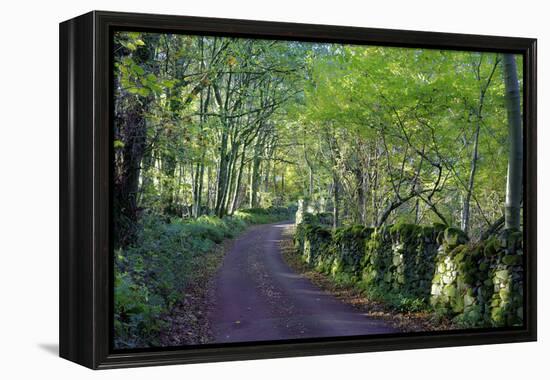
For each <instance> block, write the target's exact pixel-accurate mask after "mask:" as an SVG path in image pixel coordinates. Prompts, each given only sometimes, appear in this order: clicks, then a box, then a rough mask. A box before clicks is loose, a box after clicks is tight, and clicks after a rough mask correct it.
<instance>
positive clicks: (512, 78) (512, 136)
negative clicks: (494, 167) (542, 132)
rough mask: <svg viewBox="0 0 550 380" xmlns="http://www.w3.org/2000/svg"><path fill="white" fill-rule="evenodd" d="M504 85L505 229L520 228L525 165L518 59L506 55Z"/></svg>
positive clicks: (511, 55)
mask: <svg viewBox="0 0 550 380" xmlns="http://www.w3.org/2000/svg"><path fill="white" fill-rule="evenodd" d="M503 61H504V84H505V87H506V95H505V97H506V111H507V115H508V136H509V140H508V141H509V153H508V175H507V181H506V204H505V207H504V215H505V223H504V224H505V228H517V229H519V227H520V209H521V197H522V192H521V185H522V183H523V182H522V175H523V173H522V165H523V140H522V131H521V101H520V91H519V82H518V75H517V66H516V59H515V57H514V55H513V54H504V60H503Z"/></svg>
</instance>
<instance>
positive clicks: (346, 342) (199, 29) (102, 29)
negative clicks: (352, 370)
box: [59, 11, 537, 369]
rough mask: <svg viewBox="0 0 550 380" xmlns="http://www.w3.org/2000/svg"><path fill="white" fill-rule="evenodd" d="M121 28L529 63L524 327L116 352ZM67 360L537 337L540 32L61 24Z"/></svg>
mask: <svg viewBox="0 0 550 380" xmlns="http://www.w3.org/2000/svg"><path fill="white" fill-rule="evenodd" d="M114 30H133V31H156V32H180V33H189V34H208V35H223V36H237V37H251V38H267V39H284V40H300V41H324V42H335V43H353V44H369V45H383V46H397V47H422V48H437V49H451V50H475V51H497V52H508V53H515V54H521V55H522V56H523V59H524V84H523V85H524V88H523V93H524V103H523V107H524V109H523V125H524V173H525V175H524V244H525V252H526V254H525V274H526V275H525V298H524V300H525V301H524V302H525V318H524V326H523V327H521V328H510V329H479V330H468V331H444V332H437V333H407V334H396V335H391V336H371V337H368V338H367V337H365V338H359V339H357V338H334V339H318V340H315V339H310V340H307V341H292V342H291V341H273V342H265V343H250V344H231V345H212V346H211V345H208V346H205V347H191V348H188V349H186V348H182V347H179V348H178V347H174V348H168V349H159V350H149V351H146V350H141V351H128V352H113V350H112V347H111V333H110V332H111V315H112V307H111V305H112V288H113V283H112V276H111V270H112V268H111V265H112V260H111V245H110V205H111V180H110V178H111V160H110V157H111V154H112V152H111V146H112V140H111V132H110V130H111V128H110V125H111V111H112V109H111V95H112V93H111V91H112V89H111V85H110V84H111V80H112V78H111V75H112V73H111V71H112V70H111V64H112V62H111V54H110V46H111V45H110V44H111V40H112V33H113V31H114ZM59 35H60V57H59V58H60V68H59V69H60V71H59V74H60V101H59V104H60V108H59V113H60V135H59V138H60V177H59V178H60V183H59V186H60V199H59V200H60V209H59V213H60V235H59V239H60V257H59V259H60V279H59V280H60V291H59V292H60V294H59V297H60V320H59V322H60V337H59V340H60V356H61V357H63V358H66V359H68V360H71V361H73V362H76V363H79V364H81V365H84V366H86V367H89V368H93V369H103V368H118V367H133V366H150V365H161V364H181V363H199V362H211V361H228V360H243V359H261V358H276V357H289V356H306V355H324V354H342V353H352V352H367V351H384V350H401V349H416V348H430V347H446V346H459V345H479V344H494V343H511V342H527V341H535V340H536V337H537V332H536V331H537V293H536V290H537V289H536V282H537V281H536V277H537V257H536V251H537V247H536V241H537V188H536V187H537V178H536V173H537V168H536V164H537V153H536V148H537V144H536V141H537V140H536V138H537V136H536V130H537V129H536V116H537V108H536V107H537V103H536V97H537V87H536V70H537V67H536V65H537V60H536V46H537V45H536V44H537V41H536V39H531V38H512V37H497V36H481V35H466V34H448V33H432V32H417V31H402V30H384V29H370V28H358V27H343V26H326V25H308V24H293V23H280V22H264V21H248V20H230V19H216V18H202V17H186V16H166V15H150V14H137V13H118V12H105V11H93V12H90V13H87V14H84V15H82V16H79V17H76V18H73V19H71V20H68V21H65V22H62V23H61V24H60V34H59Z"/></svg>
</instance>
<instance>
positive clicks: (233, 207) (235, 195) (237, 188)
mask: <svg viewBox="0 0 550 380" xmlns="http://www.w3.org/2000/svg"><path fill="white" fill-rule="evenodd" d="M244 158H245V150H244V149H243V151H242V153H241V160H240V164H239V171H238V173H237V184H236V186H235V191H234V192H233V199H232V200H231V207H230V209H229V215H233V213H234V212H235V211H236V210H237V202H238V200H239V193H240V189H241V180H242V176H243V168H244Z"/></svg>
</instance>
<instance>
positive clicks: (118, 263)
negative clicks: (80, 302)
mask: <svg viewBox="0 0 550 380" xmlns="http://www.w3.org/2000/svg"><path fill="white" fill-rule="evenodd" d="M293 212H294V210H293V209H288V208H272V209H267V210H266V209H247V210H240V211H238V212H236V213H235V215H234V216H227V217H224V218H222V219H220V218H218V217H215V216H201V217H199V218H197V219H181V218H172V219H171V220H170V222H169V223H167V222H166V220H164V219H163V218H161V217H160V216H159V215H155V214H146V215H144V216H143V218H142V219H141V221H140V228H139V230H140V233H139V236H138V239H137V241H136V243H135V244H133V245H131V246H129V247H126V248H123V249H118V250H117V251H116V252H115V295H114V300H115V346H116V347H118V348H132V347H153V346H156V345H158V334H159V332H160V331H161V330H162V329H163V328H164V327H165V326H164V325H163V322H162V319H161V318H160V317H161V316H162V315H163V314H164V313H166V312H168V311H169V310H170V309H171V308H172V307H173V306H174V305H175V304H176V303H177V302H178V301H180V300H181V297H182V294H183V293H184V291H185V289H186V287H187V286H189V285H190V284H192V282H193V278H194V277H193V276H194V274H195V273H197V272H198V271H201V270H204V266H205V265H207V264H208V261H209V260H208V259H209V256H211V255H212V254H213V249H214V248H215V245H216V244H219V243H221V242H223V241H224V240H225V239H228V238H232V237H235V236H236V235H238V234H239V233H240V232H242V231H243V230H244V229H245V228H246V226H248V225H249V224H256V223H268V222H275V221H278V220H283V219H290V216H291V215H292V214H293Z"/></svg>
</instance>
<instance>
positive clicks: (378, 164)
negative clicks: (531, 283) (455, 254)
mask: <svg viewBox="0 0 550 380" xmlns="http://www.w3.org/2000/svg"><path fill="white" fill-rule="evenodd" d="M113 49H114V50H113V54H114V57H115V67H114V70H115V76H114V77H115V123H114V143H113V144H114V151H115V171H114V173H115V177H114V181H115V209H116V215H117V217H116V226H117V228H116V232H117V234H118V242H119V243H120V244H122V245H123V244H124V243H125V242H126V241H130V240H131V239H132V233H133V232H132V226H133V222H135V221H136V220H138V219H139V217H140V215H142V213H143V212H144V211H147V212H155V213H158V214H160V215H165V216H167V217H169V216H179V217H186V218H197V217H199V216H201V215H204V214H210V215H217V216H219V217H223V216H225V215H232V214H234V213H235V212H236V210H238V209H242V208H257V207H268V206H283V205H287V204H289V203H295V202H296V201H297V200H299V199H305V200H306V202H307V203H308V205H309V207H310V208H311V209H313V210H315V211H318V212H331V213H332V215H333V224H334V226H338V225H343V224H363V225H369V226H382V225H384V224H390V223H396V222H400V221H402V222H411V223H416V224H430V223H434V222H435V223H443V224H445V225H449V226H457V227H459V228H461V229H462V230H464V231H465V232H467V233H468V234H470V235H471V236H472V237H474V238H476V237H480V236H481V235H482V234H483V233H484V232H486V231H490V230H491V229H494V228H498V227H500V226H501V225H502V224H503V222H504V207H505V204H508V203H509V202H508V203H507V202H506V199H507V191H508V195H510V191H513V194H515V195H514V196H513V197H512V198H509V199H511V200H512V201H513V202H514V205H515V206H514V207H515V208H514V210H515V211H514V212H515V213H516V215H519V214H518V213H519V212H520V211H519V210H520V206H519V204H520V202H521V175H520V174H521V173H519V174H518V172H517V169H518V168H519V169H521V165H519V166H518V163H517V162H515V161H514V162H515V164H514V165H512V166H510V165H511V164H510V162H512V161H511V160H512V158H511V157H514V155H515V156H516V157H517V156H518V153H517V147H521V145H522V143H521V104H520V103H521V88H522V86H521V83H522V66H521V65H522V61H521V57H520V56H513V55H503V54H499V53H480V52H465V51H444V50H430V49H413V48H393V47H379V46H355V45H341V44H323V43H306V42H289V41H272V40H260V39H239V38H225V37H207V36H188V35H177V34H154V33H137V32H118V33H116V34H115V43H114V47H113ZM514 91H515V92H514ZM518 122H519V126H518V124H517V123H518ZM511 123H515V124H513V125H512V124H511ZM511 125H512V126H513V127H511ZM514 128H515V129H514ZM514 131H519V132H514ZM518 133H519V135H518ZM519 155H520V156H521V152H520V153H519ZM510 167H511V168H512V172H511V176H508V175H507V173H508V172H509V171H510V170H511V169H510ZM514 170H516V171H514ZM507 181H508V185H507ZM518 183H519V190H518V186H517V184H518ZM511 184H512V185H513V184H516V187H514V186H512V185H511ZM507 189H508V190H507ZM518 191H519V194H520V195H519V197H518V196H517V194H518ZM512 208H513V207H512ZM512 208H511V206H510V207H508V209H507V210H512ZM509 219H510V218H509ZM519 220H520V218H519V216H518V217H517V221H518V222H515V227H519V225H518V223H519Z"/></svg>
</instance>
